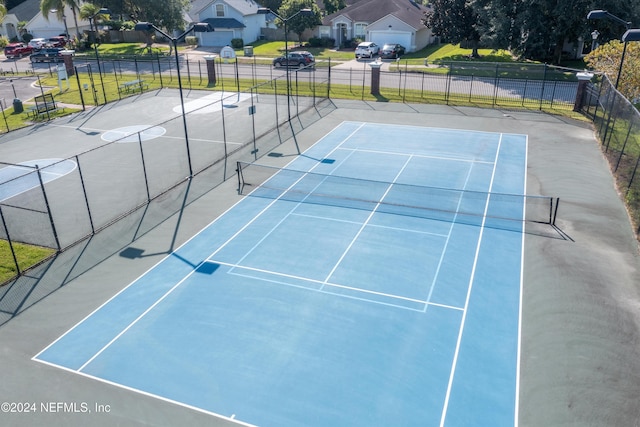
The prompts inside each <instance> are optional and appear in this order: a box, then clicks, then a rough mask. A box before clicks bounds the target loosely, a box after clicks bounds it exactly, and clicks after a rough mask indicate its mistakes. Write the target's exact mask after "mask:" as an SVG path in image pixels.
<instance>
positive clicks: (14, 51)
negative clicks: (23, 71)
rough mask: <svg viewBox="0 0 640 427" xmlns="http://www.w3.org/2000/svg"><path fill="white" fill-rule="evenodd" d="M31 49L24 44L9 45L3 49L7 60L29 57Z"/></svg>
mask: <svg viewBox="0 0 640 427" xmlns="http://www.w3.org/2000/svg"><path fill="white" fill-rule="evenodd" d="M32 52H33V48H32V47H30V46H27V45H26V44H24V43H9V44H8V45H7V46H5V48H4V56H6V57H7V58H20V57H22V56H25V55H31V53H32Z"/></svg>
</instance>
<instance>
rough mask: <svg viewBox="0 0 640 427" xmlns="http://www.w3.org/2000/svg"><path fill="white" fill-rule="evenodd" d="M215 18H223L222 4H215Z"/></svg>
mask: <svg viewBox="0 0 640 427" xmlns="http://www.w3.org/2000/svg"><path fill="white" fill-rule="evenodd" d="M216 16H217V17H221V16H224V5H223V4H217V5H216Z"/></svg>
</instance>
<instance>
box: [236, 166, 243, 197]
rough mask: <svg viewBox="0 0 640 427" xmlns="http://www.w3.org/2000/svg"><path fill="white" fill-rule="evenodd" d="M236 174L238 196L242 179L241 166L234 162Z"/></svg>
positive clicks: (240, 191)
mask: <svg viewBox="0 0 640 427" xmlns="http://www.w3.org/2000/svg"><path fill="white" fill-rule="evenodd" d="M236 173H237V174H238V194H242V187H243V185H242V183H243V182H244V179H243V178H242V165H241V164H240V162H239V161H238V162H236Z"/></svg>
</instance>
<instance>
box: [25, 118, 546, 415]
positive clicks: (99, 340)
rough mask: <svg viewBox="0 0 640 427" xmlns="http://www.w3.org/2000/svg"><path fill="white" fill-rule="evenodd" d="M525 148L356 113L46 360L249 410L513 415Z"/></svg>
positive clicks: (537, 216) (526, 200)
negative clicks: (367, 119)
mask: <svg viewBox="0 0 640 427" xmlns="http://www.w3.org/2000/svg"><path fill="white" fill-rule="evenodd" d="M526 166H527V137H526V136H525V135H517V134H503V133H492V132H475V131H462V130H448V129H437V128H427V127H419V126H400V125H381V124H373V123H361V122H343V123H341V124H340V125H338V126H337V127H335V128H334V129H333V130H332V131H331V132H330V133H328V134H326V135H325V136H324V137H323V138H321V139H320V140H319V141H318V142H317V143H316V144H314V145H313V146H312V147H311V148H310V149H309V150H307V151H306V152H304V153H303V155H301V156H299V157H295V158H294V160H293V161H291V162H290V163H289V164H288V165H287V166H286V168H284V169H274V168H272V167H268V166H260V165H255V164H248V165H247V164H244V165H242V164H241V165H239V167H240V171H241V173H240V174H239V180H238V183H239V192H240V193H241V194H242V196H243V197H239V202H238V203H237V204H236V205H235V206H234V207H233V208H231V209H230V210H229V211H227V212H226V213H225V214H224V215H222V216H221V217H219V218H218V219H216V220H215V221H214V222H212V223H211V224H210V225H209V226H208V227H206V228H205V229H203V230H202V231H201V232H200V233H198V234H197V235H196V236H194V237H193V238H191V239H190V240H189V241H188V242H187V243H185V244H184V245H183V246H182V247H180V248H179V249H178V250H176V251H175V252H173V253H172V254H170V255H169V256H167V257H166V258H165V259H163V260H162V261H161V262H160V263H158V264H157V265H156V266H154V267H153V268H152V269H151V270H149V271H148V272H146V273H145V274H144V275H142V276H141V277H139V278H138V279H137V280H136V281H134V282H133V283H131V284H130V285H129V286H128V287H126V288H125V289H124V290H123V291H121V292H120V293H119V294H117V295H116V296H114V297H113V298H112V299H111V300H109V301H108V302H106V303H105V304H104V305H102V306H101V307H100V308H98V309H97V310H96V311H94V312H93V313H92V314H91V315H89V316H88V317H87V318H85V319H84V320H83V321H82V322H80V323H79V324H77V325H76V326H75V327H74V328H72V329H71V330H69V331H68V332H67V333H66V334H64V335H63V336H61V337H60V338H59V339H57V340H56V341H55V342H53V343H52V344H51V345H50V346H48V347H47V348H45V349H44V350H43V351H42V352H40V353H39V354H38V355H37V356H35V357H34V359H35V360H37V361H40V362H43V363H46V364H49V365H53V366H58V367H60V368H63V369H65V370H68V371H72V372H76V373H78V374H80V375H84V376H87V377H91V378H94V379H96V380H100V381H104V382H107V383H109V384H113V385H117V386H120V387H124V388H126V389H129V390H134V391H139V392H141V393H143V394H146V395H151V396H155V397H158V398H160V399H163V400H167V401H171V402H174V403H177V404H180V405H183V406H186V407H188V408H192V409H196V410H199V411H202V412H206V413H210V414H212V415H213V416H217V417H223V418H226V419H229V420H235V421H236V422H237V423H238V424H239V425H260V426H299V425H304V426H327V425H331V426H371V425H423V426H468V425H472V424H473V425H491V426H513V425H517V419H518V413H517V411H518V410H517V408H518V401H517V400H518V398H517V396H518V383H519V379H518V377H519V352H520V317H521V312H520V307H521V293H522V257H523V253H522V248H523V241H524V234H523V231H524V224H525V220H531V221H539V222H544V221H549V216H550V215H551V214H552V211H553V203H551V201H550V200H549V199H548V198H543V197H540V198H536V197H525V196H524V195H525V188H526ZM125 251H127V253H126V254H124V255H127V256H131V257H136V256H141V255H142V254H140V253H136V249H135V248H132V247H130V248H128V249H126V250H125Z"/></svg>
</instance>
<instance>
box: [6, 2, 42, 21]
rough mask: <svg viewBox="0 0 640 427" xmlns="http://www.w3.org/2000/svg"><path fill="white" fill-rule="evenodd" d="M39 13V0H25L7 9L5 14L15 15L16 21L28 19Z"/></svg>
mask: <svg viewBox="0 0 640 427" xmlns="http://www.w3.org/2000/svg"><path fill="white" fill-rule="evenodd" d="M38 13H40V0H26V1H24V2H22V3H20V4H19V5H17V6H16V7H12V8H11V10H8V11H7V15H15V16H16V18H18V21H30V20H31V19H33V17H34V16H36V15H37V14H38Z"/></svg>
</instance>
